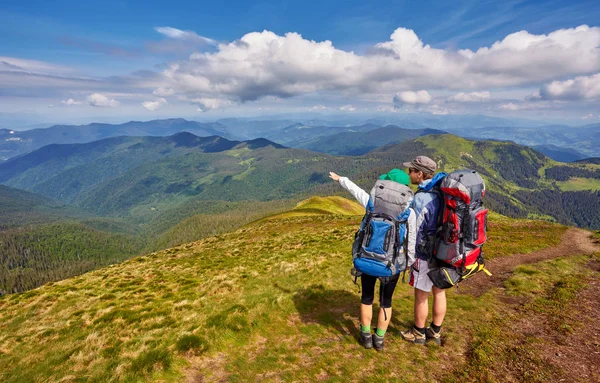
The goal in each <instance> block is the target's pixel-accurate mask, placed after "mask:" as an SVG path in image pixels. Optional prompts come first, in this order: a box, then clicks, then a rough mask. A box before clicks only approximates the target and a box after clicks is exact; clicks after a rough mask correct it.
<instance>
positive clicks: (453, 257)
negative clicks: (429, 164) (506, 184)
mask: <svg viewBox="0 0 600 383" xmlns="http://www.w3.org/2000/svg"><path fill="white" fill-rule="evenodd" d="M437 188H439V193H440V197H441V198H442V204H443V207H442V208H441V209H440V214H441V216H440V217H439V219H440V221H441V222H440V228H439V229H438V235H437V237H436V244H435V247H434V250H433V256H434V258H435V259H436V260H437V263H438V267H435V268H433V269H432V270H431V271H430V272H429V273H428V275H429V277H430V278H431V280H432V281H433V284H434V285H435V286H436V287H438V288H442V289H444V288H449V287H452V286H455V285H456V284H458V283H459V282H460V281H462V280H463V279H465V278H468V277H470V276H471V275H473V274H475V273H477V272H479V271H484V272H485V273H486V274H488V275H491V273H490V272H489V271H488V270H487V269H486V268H485V262H484V259H483V250H482V247H483V244H484V243H485V241H486V239H487V213H488V209H486V208H484V206H483V201H482V200H483V196H484V195H485V183H484V182H483V179H482V178H481V176H480V175H479V174H478V173H477V172H476V171H474V170H469V169H465V170H458V171H455V172H452V173H450V174H448V175H447V176H446V177H444V178H443V179H442V180H441V181H440V183H439V184H438V186H437Z"/></svg>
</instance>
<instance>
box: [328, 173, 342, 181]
mask: <svg viewBox="0 0 600 383" xmlns="http://www.w3.org/2000/svg"><path fill="white" fill-rule="evenodd" d="M329 178H331V179H332V180H334V181H339V180H340V176H339V175H337V174H336V173H334V172H329Z"/></svg>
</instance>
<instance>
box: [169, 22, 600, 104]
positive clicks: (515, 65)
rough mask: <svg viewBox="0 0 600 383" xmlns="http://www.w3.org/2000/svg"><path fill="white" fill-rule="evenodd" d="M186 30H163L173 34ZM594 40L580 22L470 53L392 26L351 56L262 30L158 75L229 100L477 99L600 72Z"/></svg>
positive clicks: (595, 33)
mask: <svg viewBox="0 0 600 383" xmlns="http://www.w3.org/2000/svg"><path fill="white" fill-rule="evenodd" d="M188 32H189V31H179V30H175V31H174V30H162V33H164V34H166V35H169V36H172V37H173V38H183V36H189V35H187V34H186V33H188ZM190 33H193V32H190ZM599 45H600V27H592V28H590V27H588V26H585V25H582V26H580V27H577V28H571V29H560V30H557V31H554V32H552V33H550V34H548V35H534V34H530V33H528V32H526V31H520V32H516V33H513V34H510V35H508V36H506V37H505V38H504V39H503V40H501V41H497V42H496V43H494V44H492V45H491V46H490V47H482V48H480V49H477V50H475V51H472V50H469V49H465V50H459V51H452V50H444V49H437V48H432V47H431V46H429V45H426V44H424V43H423V42H422V41H421V40H420V39H419V37H418V36H417V35H416V34H415V32H414V31H412V30H409V29H405V28H398V29H396V31H394V33H393V34H392V35H391V37H390V40H389V41H386V42H381V43H378V44H376V45H375V46H374V49H372V50H371V51H370V53H369V54H367V55H358V54H356V53H355V52H353V51H345V50H341V49H337V48H335V47H334V46H333V44H332V43H331V41H327V40H325V41H321V42H317V41H312V40H307V39H304V38H303V37H302V36H301V35H299V34H297V33H293V32H292V33H287V34H285V35H284V36H279V35H277V34H275V33H273V32H270V31H263V32H252V33H248V34H246V35H244V36H242V37H241V39H239V40H237V41H234V42H231V43H228V44H219V45H218V47H217V51H216V52H204V53H194V54H192V55H191V56H190V59H189V60H187V61H182V62H179V63H176V64H172V65H171V66H170V67H169V68H168V69H167V70H165V72H164V75H165V77H166V79H167V80H168V85H167V86H169V87H171V88H173V89H174V90H175V91H176V92H178V93H179V92H182V93H186V94H188V95H193V97H196V98H199V97H206V98H227V99H229V100H231V101H233V102H240V101H241V102H243V101H250V100H256V99H259V98H262V97H265V96H275V97H280V98H285V97H291V96H297V95H302V94H309V93H315V92H320V91H333V92H344V93H345V94H349V93H352V92H353V93H354V94H356V95H361V96H362V95H365V94H385V93H388V92H394V91H396V90H398V89H400V90H402V89H405V90H409V89H423V88H434V89H465V90H474V92H472V93H465V95H466V96H465V97H464V98H468V99H477V98H482V97H481V95H480V96H474V95H473V93H482V94H483V93H485V92H482V91H480V90H479V89H482V88H483V89H485V88H490V87H494V88H509V87H515V86H529V85H535V84H542V83H544V82H548V81H552V80H554V79H556V78H559V77H564V76H568V75H577V74H587V73H590V72H594V71H600V49H599V48H598V46H599ZM574 57H577V59H576V60H574V59H573V58H574ZM388 94H389V93H388ZM461 97H462V96H461ZM459 98H460V97H459ZM483 98H485V96H483Z"/></svg>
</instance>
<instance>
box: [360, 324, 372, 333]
mask: <svg viewBox="0 0 600 383" xmlns="http://www.w3.org/2000/svg"><path fill="white" fill-rule="evenodd" d="M360 331H362V332H368V333H370V332H371V326H363V325H362V324H361V325H360Z"/></svg>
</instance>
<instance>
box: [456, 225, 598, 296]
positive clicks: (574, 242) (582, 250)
mask: <svg viewBox="0 0 600 383" xmlns="http://www.w3.org/2000/svg"><path fill="white" fill-rule="evenodd" d="M598 251H600V245H599V244H598V243H597V242H596V241H595V240H594V239H593V238H592V233H591V232H589V231H586V230H582V229H576V228H570V229H568V230H567V231H566V232H565V233H564V234H563V236H562V238H561V241H560V244H559V245H558V246H556V247H551V248H547V249H543V250H539V251H534V252H532V253H529V254H516V255H511V256H506V257H499V258H495V259H492V260H490V261H486V268H487V269H489V270H490V272H491V273H492V276H491V277H488V276H487V275H484V274H483V273H480V275H477V276H475V277H473V278H470V279H467V280H465V281H463V282H462V283H461V284H460V288H459V289H457V293H461V294H470V295H474V296H480V295H481V294H483V293H485V292H486V291H487V290H489V289H491V288H494V287H502V284H503V282H504V281H505V280H507V279H508V278H510V276H511V275H512V273H513V271H514V269H515V268H516V267H517V266H518V265H523V264H529V263H536V262H540V261H545V260H548V259H553V258H558V257H568V256H573V255H585V254H593V253H595V252H598Z"/></svg>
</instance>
